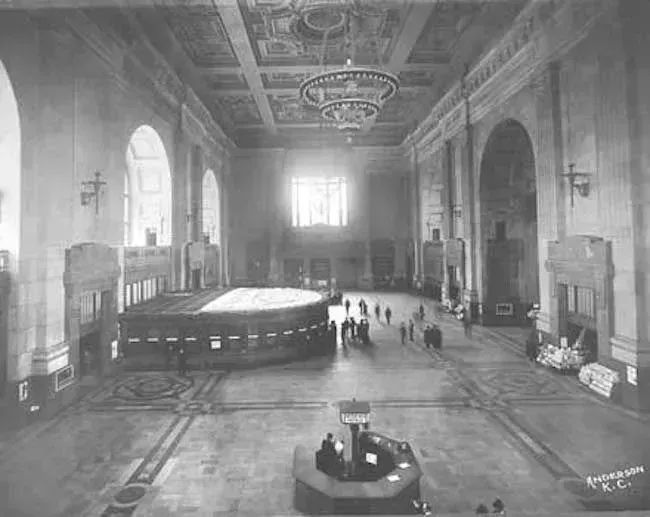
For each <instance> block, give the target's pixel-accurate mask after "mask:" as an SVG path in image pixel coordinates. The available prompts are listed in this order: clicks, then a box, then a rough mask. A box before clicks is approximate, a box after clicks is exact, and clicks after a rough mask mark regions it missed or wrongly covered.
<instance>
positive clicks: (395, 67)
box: [109, 0, 528, 147]
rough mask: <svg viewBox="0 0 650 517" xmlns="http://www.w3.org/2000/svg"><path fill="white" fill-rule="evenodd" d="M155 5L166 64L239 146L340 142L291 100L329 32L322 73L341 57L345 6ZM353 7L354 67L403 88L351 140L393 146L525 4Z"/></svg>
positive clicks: (261, 1)
mask: <svg viewBox="0 0 650 517" xmlns="http://www.w3.org/2000/svg"><path fill="white" fill-rule="evenodd" d="M152 1H153V2H155V3H156V4H157V5H158V6H159V7H158V8H157V9H156V12H159V13H160V16H159V18H160V20H161V22H160V23H159V24H158V25H157V26H156V27H159V30H161V31H164V32H165V33H166V34H168V35H169V38H170V39H171V40H174V41H175V44H174V45H175V46H169V45H161V46H159V47H158V49H159V51H160V52H161V53H162V54H164V55H166V56H167V57H168V58H169V60H170V62H171V61H174V60H176V62H178V59H183V60H184V62H185V61H187V62H188V63H190V65H189V66H191V69H192V71H193V73H195V76H194V77H197V78H198V80H199V81H200V82H201V84H202V85H203V88H195V90H196V91H197V93H199V94H200V97H201V99H202V100H203V101H204V103H205V104H206V106H208V107H209V108H210V110H211V112H212V115H213V116H214V118H215V119H216V120H217V121H218V122H219V123H220V125H221V126H222V128H223V129H224V131H226V132H228V133H229V134H230V136H232V137H233V138H234V140H235V142H236V143H237V144H238V145H241V146H243V147H268V146H290V147H293V146H299V147H300V146H316V147H318V146H321V145H324V144H323V143H324V142H329V143H332V145H340V143H341V141H343V140H345V138H344V137H342V136H341V135H340V134H337V133H336V131H334V130H331V129H323V128H322V124H321V123H320V122H321V121H320V119H319V117H318V114H317V113H316V112H314V111H312V108H309V107H307V106H305V105H303V104H302V103H301V101H300V100H299V98H298V88H299V85H300V83H301V82H302V81H303V80H304V79H306V78H308V77H311V76H312V75H314V74H316V73H318V72H320V71H322V70H323V67H322V66H321V64H320V63H321V62H322V57H323V55H322V49H323V45H322V42H323V35H324V33H325V32H326V31H329V32H328V45H326V46H325V47H324V48H325V49H326V50H325V55H326V60H325V63H326V65H327V68H328V69H331V68H334V67H338V66H341V65H342V64H343V63H344V61H345V58H346V57H347V55H348V53H347V52H348V51H347V50H346V48H345V32H346V29H345V28H346V27H347V26H348V23H347V13H346V11H344V10H342V9H341V8H340V5H341V3H342V0H152ZM359 1H360V3H361V5H362V6H363V9H364V14H363V16H361V17H358V18H355V20H357V21H358V24H359V32H358V37H357V38H355V48H356V54H355V64H358V65H376V64H377V63H378V62H381V64H382V67H383V68H385V69H387V70H388V71H390V72H392V73H394V74H396V75H398V76H399V78H400V81H401V89H400V91H399V93H398V94H397V96H396V97H395V98H394V99H392V100H391V101H389V102H388V103H387V104H386V105H385V106H384V107H383V110H382V111H381V112H380V115H379V116H378V118H377V121H376V122H375V124H374V126H373V127H372V128H371V129H370V131H367V132H365V133H363V134H360V135H358V136H357V137H355V143H357V144H358V145H396V144H399V143H400V142H401V139H403V137H404V135H406V133H407V131H408V130H410V129H412V128H413V127H414V125H415V124H417V123H418V122H419V121H420V120H422V119H423V118H424V117H425V116H426V115H428V114H429V113H430V111H431V108H432V107H433V105H434V104H435V103H436V102H437V101H438V100H439V99H440V97H441V95H443V94H444V93H445V91H446V89H447V88H449V86H450V84H452V83H453V82H454V81H456V80H457V79H459V74H460V71H462V70H463V69H464V67H465V64H469V65H470V66H471V65H472V64H473V63H474V62H475V61H476V59H477V58H478V56H479V54H481V53H483V52H484V51H485V50H486V49H487V47H486V46H487V45H489V44H491V42H493V41H495V39H496V38H498V37H499V36H500V34H503V33H504V31H505V30H506V29H507V28H508V26H509V25H510V24H511V23H512V21H513V20H514V19H515V17H516V15H517V14H518V13H519V12H520V10H521V8H522V7H523V5H524V4H525V3H526V1H528V0H359ZM296 7H299V8H301V9H302V11H301V12H300V15H297V14H296V13H295V11H294V10H295V8H296ZM359 20H360V21H359ZM109 21H110V20H109ZM179 56H180V57H179ZM175 68H176V69H179V68H182V67H178V66H175Z"/></svg>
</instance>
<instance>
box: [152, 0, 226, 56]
mask: <svg viewBox="0 0 650 517" xmlns="http://www.w3.org/2000/svg"><path fill="white" fill-rule="evenodd" d="M161 9H162V10H163V12H164V13H165V18H166V20H167V23H168V24H169V27H170V29H171V31H172V32H173V34H174V36H175V37H176V39H177V40H178V41H179V43H180V44H181V45H182V46H183V48H184V49H185V52H186V53H187V55H188V56H189V57H190V59H191V60H192V62H193V63H194V65H195V66H197V67H210V66H220V65H238V64H239V62H238V61H237V58H236V57H235V53H234V52H233V49H232V45H231V44H230V40H229V38H228V34H227V32H226V30H225V28H224V26H223V22H222V21H221V16H220V15H219V11H218V10H217V9H216V8H215V7H213V6H210V5H208V4H207V3H205V2H203V3H198V4H197V3H191V4H189V5H183V6H174V7H161Z"/></svg>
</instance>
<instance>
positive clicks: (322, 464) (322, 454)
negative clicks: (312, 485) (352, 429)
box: [316, 433, 345, 476]
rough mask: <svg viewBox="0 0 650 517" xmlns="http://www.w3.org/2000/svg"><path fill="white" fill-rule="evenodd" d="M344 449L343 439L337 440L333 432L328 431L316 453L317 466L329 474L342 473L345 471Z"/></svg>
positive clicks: (338, 474)
mask: <svg viewBox="0 0 650 517" xmlns="http://www.w3.org/2000/svg"><path fill="white" fill-rule="evenodd" d="M343 449H344V444H343V440H338V439H337V440H335V439H334V435H333V434H332V433H327V436H326V437H325V439H324V440H323V441H322V442H321V445H320V450H319V451H318V453H317V454H316V468H317V469H318V470H321V471H323V472H325V474H327V475H329V476H340V475H342V474H343V472H344V471H345V460H344V458H343Z"/></svg>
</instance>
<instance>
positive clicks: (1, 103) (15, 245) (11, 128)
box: [0, 61, 21, 268]
mask: <svg viewBox="0 0 650 517" xmlns="http://www.w3.org/2000/svg"><path fill="white" fill-rule="evenodd" d="M20 173H21V169H20V118H19V115H18V103H17V102H16V97H15V95H14V90H13V87H12V86H11V81H10V80H9V75H8V74H7V71H6V70H5V67H4V65H3V64H2V62H1V61H0V250H6V251H8V252H9V253H10V254H11V255H12V256H13V260H14V264H15V263H16V262H15V261H16V260H17V258H18V252H19V247H20V225H21V220H20V218H21V217H20V216H21V208H20V192H21V186H20ZM5 262H6V258H5V257H4V256H2V257H0V268H4V267H9V264H8V263H5Z"/></svg>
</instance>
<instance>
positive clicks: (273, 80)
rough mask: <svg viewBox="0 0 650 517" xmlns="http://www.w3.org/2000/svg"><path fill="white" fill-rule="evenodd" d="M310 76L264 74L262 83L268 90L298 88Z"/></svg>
mask: <svg viewBox="0 0 650 517" xmlns="http://www.w3.org/2000/svg"><path fill="white" fill-rule="evenodd" d="M309 76H310V74H309V73H306V72H300V71H295V72H264V73H262V83H263V84H264V86H265V87H266V88H298V87H299V86H300V83H301V82H302V81H304V80H305V79H307V78H308V77H309Z"/></svg>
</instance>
